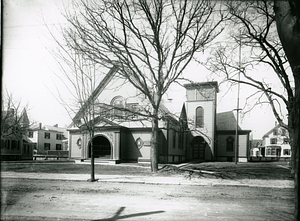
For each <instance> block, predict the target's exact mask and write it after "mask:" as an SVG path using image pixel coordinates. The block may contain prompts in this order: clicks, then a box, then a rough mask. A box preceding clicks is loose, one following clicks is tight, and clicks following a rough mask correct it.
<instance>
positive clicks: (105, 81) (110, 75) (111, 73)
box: [69, 66, 118, 127]
mask: <svg viewBox="0 0 300 221" xmlns="http://www.w3.org/2000/svg"><path fill="white" fill-rule="evenodd" d="M117 71H118V67H117V66H113V67H112V68H111V69H110V70H109V71H108V73H107V74H106V75H105V77H104V78H103V79H102V81H101V82H100V83H99V85H98V86H97V87H96V89H95V90H94V91H93V92H92V94H91V96H90V97H89V98H88V100H87V101H86V102H85V103H84V104H83V105H82V106H81V107H80V109H79V111H78V112H77V114H76V115H75V116H74V117H73V121H74V120H75V119H77V118H79V117H80V115H81V113H82V112H83V111H84V110H85V109H86V108H87V106H88V105H89V104H90V101H91V99H92V98H93V97H96V96H98V95H99V94H100V92H101V91H103V89H104V88H105V86H106V85H107V84H108V83H109V81H110V80H111V79H112V78H113V76H114V75H115V74H116V73H117ZM71 125H73V124H72V123H71ZM71 125H70V126H71ZM70 126H69V127H70Z"/></svg>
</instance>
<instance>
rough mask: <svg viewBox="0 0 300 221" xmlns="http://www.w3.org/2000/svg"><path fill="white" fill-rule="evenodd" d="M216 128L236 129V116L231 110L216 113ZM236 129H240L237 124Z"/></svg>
mask: <svg viewBox="0 0 300 221" xmlns="http://www.w3.org/2000/svg"><path fill="white" fill-rule="evenodd" d="M216 122H217V130H236V123H237V122H236V118H235V116H234V114H233V112H232V111H227V112H222V113H217V119H216ZM238 130H242V129H241V127H240V126H238Z"/></svg>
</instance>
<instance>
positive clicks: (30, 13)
mask: <svg viewBox="0 0 300 221" xmlns="http://www.w3.org/2000/svg"><path fill="white" fill-rule="evenodd" d="M62 2H63V1H62V0H4V1H3V8H4V9H3V23H2V25H3V46H2V49H3V50H2V53H3V55H2V56H3V60H2V62H3V63H2V64H3V67H2V73H3V76H2V84H3V85H2V90H3V89H7V91H8V92H10V93H12V94H13V97H14V99H15V100H17V101H21V103H22V104H23V105H24V106H25V105H26V104H28V106H29V108H28V115H29V118H30V119H31V120H33V121H35V122H37V123H38V122H41V123H42V124H43V125H55V124H58V125H59V126H60V127H65V126H67V125H69V124H70V123H71V118H70V116H69V115H68V114H67V111H66V110H65V109H64V107H63V106H62V105H61V104H60V103H59V102H58V101H57V96H58V92H57V91H59V92H60V93H61V94H66V96H67V93H65V86H64V85H63V84H62V82H61V81H60V80H59V79H58V78H57V76H56V74H57V73H59V69H58V65H57V62H56V61H55V59H54V58H53V55H52V54H51V51H52V50H55V43H54V41H53V39H52V38H51V36H50V33H49V31H48V30H47V28H46V24H47V25H48V27H50V28H51V30H56V29H55V27H59V25H61V24H62V25H64V22H63V19H62V16H61V13H60V11H59V8H61V6H62ZM52 28H53V29H52ZM54 32H55V31H54ZM199 73H201V74H199ZM206 73H207V74H206ZM185 77H188V78H190V79H192V80H193V81H196V82H203V81H206V80H216V79H215V78H212V77H211V75H210V73H209V71H208V70H206V69H205V68H203V67H201V66H199V64H196V63H191V65H190V66H189V67H188V68H187V69H186V71H185ZM226 92H227V93H226ZM251 92H252V91H251V89H250V88H249V87H245V86H243V85H241V87H240V106H243V103H244V102H245V98H246V97H247V96H248V95H249V94H251ZM225 93H226V94H225ZM2 94H3V91H2ZM179 95H180V96H179ZM184 96H185V90H184V89H183V88H179V87H176V86H174V87H173V88H171V89H170V90H169V91H168V98H169V99H170V100H169V102H170V105H171V106H173V107H174V108H175V109H177V110H178V109H179V110H180V109H181V107H182V102H183V101H184ZM236 107H237V87H233V88H231V89H228V85H226V84H223V85H221V86H220V92H219V94H218V106H217V112H224V111H232V110H234V109H236ZM239 123H240V126H241V127H242V129H245V130H252V133H253V138H254V139H260V138H261V137H262V136H263V135H264V134H265V133H267V132H268V131H269V130H271V129H272V128H273V127H274V126H275V118H274V116H273V114H272V112H271V109H270V108H269V107H265V106H263V107H256V108H255V109H254V110H253V111H252V112H250V113H248V114H246V115H245V116H244V117H243V118H240V122H239Z"/></svg>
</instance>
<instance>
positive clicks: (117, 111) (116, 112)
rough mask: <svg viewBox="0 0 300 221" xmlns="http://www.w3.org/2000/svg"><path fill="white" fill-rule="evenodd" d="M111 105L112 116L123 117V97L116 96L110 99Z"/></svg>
mask: <svg viewBox="0 0 300 221" xmlns="http://www.w3.org/2000/svg"><path fill="white" fill-rule="evenodd" d="M111 105H112V106H113V107H114V109H113V111H112V112H113V114H112V115H113V116H114V117H121V118H122V117H124V116H125V112H124V108H125V101H124V98H123V97H121V96H117V97H114V98H113V99H112V101H111Z"/></svg>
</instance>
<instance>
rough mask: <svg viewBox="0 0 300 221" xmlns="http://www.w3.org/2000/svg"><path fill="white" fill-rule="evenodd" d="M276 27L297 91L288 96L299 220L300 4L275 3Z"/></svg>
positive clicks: (293, 171)
mask: <svg viewBox="0 0 300 221" xmlns="http://www.w3.org/2000/svg"><path fill="white" fill-rule="evenodd" d="M274 11H275V18H276V26H277V31H278V35H279V38H280V41H281V43H282V46H283V49H284V51H285V54H286V56H287V58H288V61H289V63H290V66H291V70H292V72H293V76H294V82H295V90H294V94H293V95H288V101H289V104H288V107H287V109H288V116H289V122H288V127H289V134H290V138H291V142H290V144H291V151H292V156H291V166H292V174H293V176H294V187H295V213H294V218H295V220H299V218H300V217H299V212H298V206H299V185H298V182H299V147H300V134H299V133H300V129H299V127H300V119H299V116H300V59H299V58H300V3H299V1H298V0H294V1H274Z"/></svg>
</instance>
